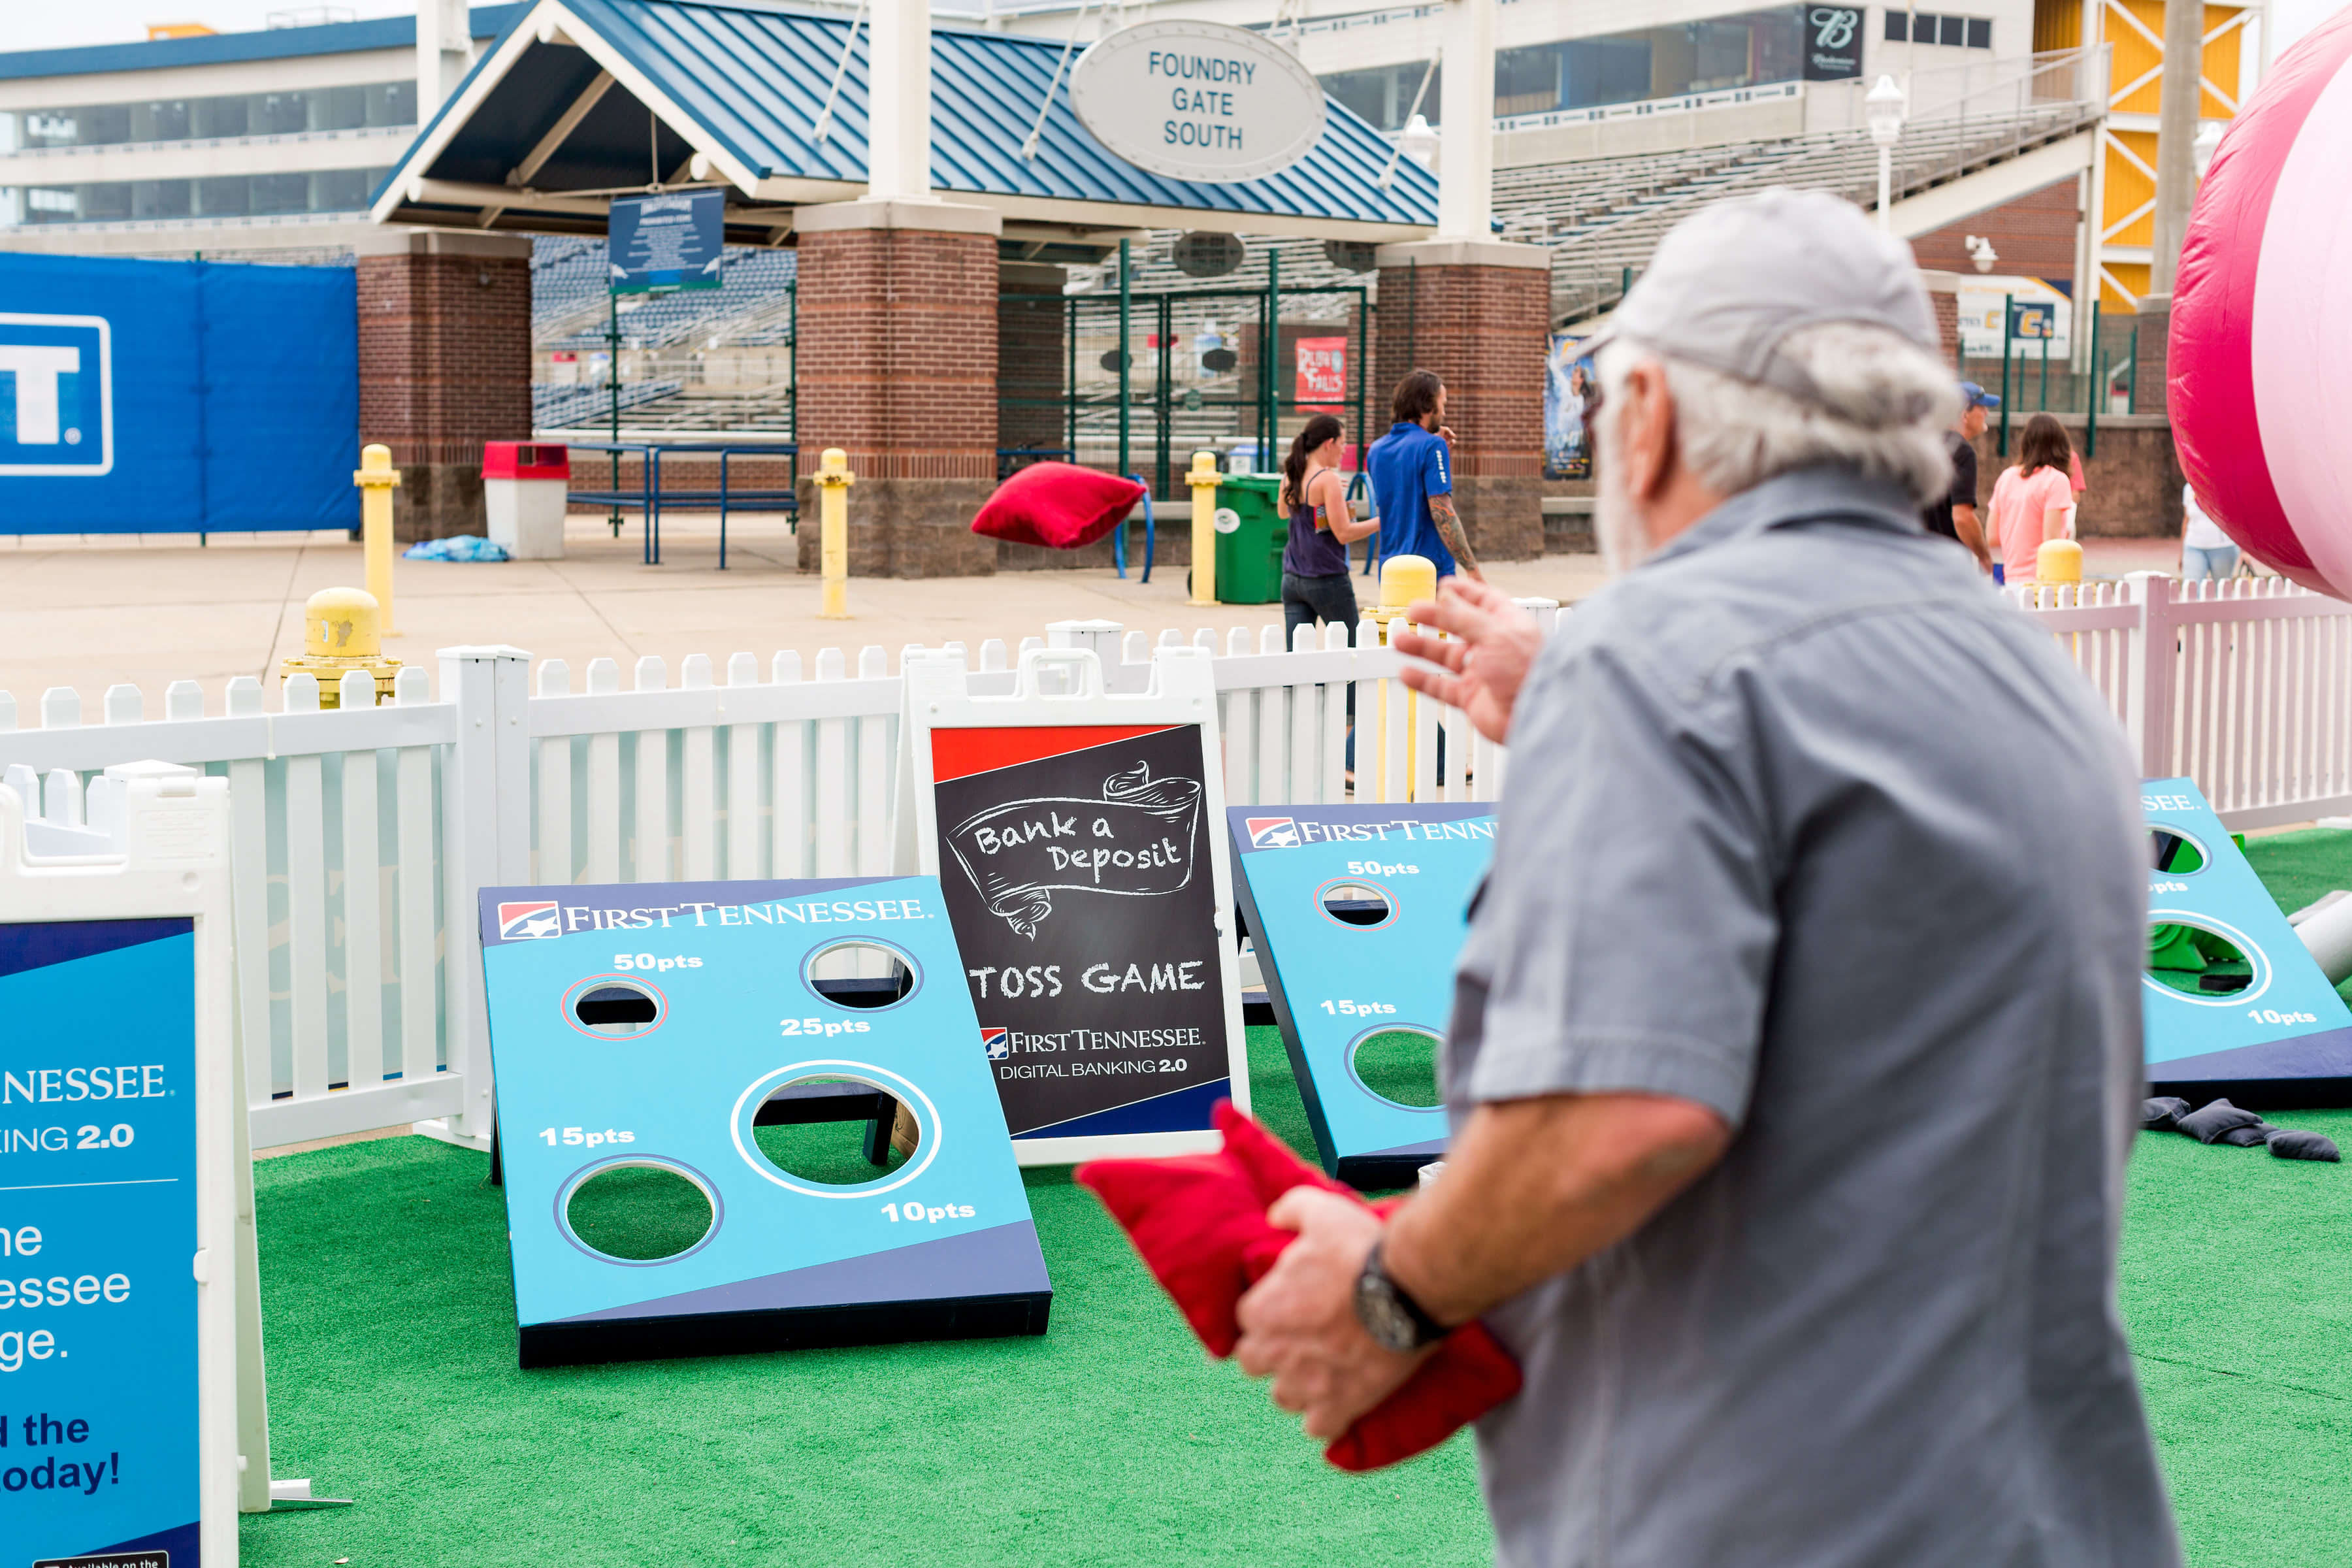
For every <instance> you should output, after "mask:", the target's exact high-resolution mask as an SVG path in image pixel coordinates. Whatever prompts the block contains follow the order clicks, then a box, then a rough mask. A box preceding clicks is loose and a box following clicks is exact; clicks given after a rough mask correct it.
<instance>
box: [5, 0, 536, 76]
mask: <svg viewBox="0 0 2352 1568" xmlns="http://www.w3.org/2000/svg"><path fill="white" fill-rule="evenodd" d="M529 10H530V0H514V3H512V4H509V5H477V6H475V7H474V8H473V10H472V11H471V13H470V26H471V30H472V32H473V35H474V37H478V38H495V37H499V35H500V34H502V33H504V32H505V31H506V30H507V28H509V26H513V25H514V23H515V22H516V21H517V20H518V19H519V18H520V17H521V16H522V15H523V14H524V13H525V12H527V11H529ZM415 47H416V18H415V17H414V16H384V17H380V18H378V19H377V20H375V21H372V22H330V23H326V24H324V25H323V26H316V27H272V28H268V29H267V30H266V31H263V32H258V33H209V34H205V35H204V36H201V37H194V38H154V39H151V40H148V41H145V42H142V43H135V44H92V45H87V46H84V47H80V48H71V49H26V50H22V51H19V52H18V53H16V54H9V55H0V81H21V80H24V79H28V78H35V77H51V76H89V75H91V74H93V73H96V72H99V71H141V70H165V69H168V68H172V67H173V66H210V65H223V64H229V63H233V62H236V61H239V60H283V59H294V58H299V57H301V56H304V55H348V54H356V53H358V52H360V51H361V50H362V49H413V48H415Z"/></svg>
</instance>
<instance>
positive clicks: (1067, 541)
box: [971, 463, 1143, 550]
mask: <svg viewBox="0 0 2352 1568" xmlns="http://www.w3.org/2000/svg"><path fill="white" fill-rule="evenodd" d="M1142 499H1143V487H1142V486H1141V485H1139V484H1137V483H1136V482H1135V481H1134V480H1132V479H1119V478H1118V477H1117V476H1116V475H1112V474H1103V473H1097V472H1096V471H1095V470H1094V469H1092V468H1079V467H1077V466H1076V464H1072V463H1032V464H1030V465H1029V466H1028V467H1027V468H1023V469H1021V470H1020V471H1019V472H1018V473H1016V474H1014V475H1013V477H1012V478H1011V479H1007V480H1005V481H1004V482H1003V484H1001V485H999V486H997V487H996V493H995V494H994V495H992V496H991V497H989V498H988V504H987V505H986V506H983V507H982V508H981V509H980V515H979V516H978V517H976V518H973V519H972V520H971V531H973V532H974V533H984V534H986V535H987V536H988V537H989V538H991V539H1006V540H1011V541H1012V542H1013V543H1015V544H1043V545H1045V546H1047V547H1048V548H1050V549H1054V550H1077V549H1080V548H1082V547H1084V546H1086V545H1088V544H1092V543H1093V542H1095V541H1096V540H1097V539H1100V538H1101V537H1102V536H1103V535H1104V534H1106V533H1108V532H1109V531H1111V530H1112V529H1114V528H1117V527H1118V525H1119V523H1120V522H1121V521H1125V519H1126V517H1127V514H1128V513H1129V512H1130V511H1133V510H1135V503H1136V502H1137V501H1139V500H1142Z"/></svg>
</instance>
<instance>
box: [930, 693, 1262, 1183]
mask: <svg viewBox="0 0 2352 1568" xmlns="http://www.w3.org/2000/svg"><path fill="white" fill-rule="evenodd" d="M906 670H907V718H906V722H905V723H904V724H903V725H902V726H901V727H900V729H901V734H902V741H901V743H900V750H899V787H900V790H901V792H902V794H901V797H900V800H899V809H898V823H899V840H898V858H899V869H900V870H902V871H906V872H919V873H923V874H927V875H932V876H936V877H938V878H939V879H940V890H941V893H942V895H943V896H944V898H945V900H946V902H947V909H948V916H949V919H950V922H951V923H952V925H953V927H954V930H955V935H956V942H957V945H958V947H959V948H960V949H961V952H962V955H963V965H964V976H965V979H966V981H967V982H968V983H969V984H970V986H971V997H972V1005H973V1006H974V1007H975V1008H976V1009H977V1010H978V1013H979V1017H980V1038H979V1039H978V1040H976V1041H974V1042H973V1048H974V1049H977V1050H980V1051H982V1052H983V1053H984V1054H985V1057H986V1059H987V1060H988V1064H989V1068H990V1072H991V1075H992V1077H993V1078H994V1079H995V1080H996V1088H997V1093H998V1095H999V1097H1000V1098H1001V1099H1002V1100H1003V1106H1004V1120H1005V1125H1006V1127H1007V1129H1008V1130H1009V1131H1011V1133H1012V1135H1013V1150H1014V1152H1015V1153H1016V1155H1017V1156H1018V1157H1019V1159H1020V1162H1021V1163H1023V1164H1024V1165H1055V1164H1063V1163H1068V1162H1070V1161H1074V1160H1087V1159H1095V1158H1097V1157H1100V1156H1103V1155H1107V1154H1182V1153H1200V1152H1207V1151H1210V1150H1213V1149H1215V1148H1217V1147H1218V1146H1219V1142H1220V1140H1219V1137H1218V1135H1217V1133H1216V1132H1215V1131H1213V1128H1212V1125H1211V1121H1210V1112H1211V1110H1213V1108H1214V1107H1215V1105H1216V1103H1217V1101H1219V1100H1232V1101H1233V1102H1234V1104H1235V1105H1237V1106H1239V1107H1241V1108H1242V1109H1243V1110H1247V1109H1248V1108H1249V1064H1248V1058H1247V1056H1246V1054H1245V1051H1244V1044H1243V1035H1242V1005H1241V987H1240V977H1239V973H1238V970H1237V966H1236V963H1235V959H1234V931H1233V912H1232V911H1233V907H1234V894H1233V871H1232V866H1231V855H1230V851H1229V850H1228V848H1227V846H1226V843H1225V835H1224V832H1223V822H1224V790H1223V769H1222V767H1221V766H1220V765H1219V760H1218V746H1217V731H1216V725H1217V705H1216V689H1215V684H1214V681H1213V678H1212V675H1211V673H1210V664H1209V656H1208V653H1207V651H1206V650H1205V649H1197V648H1184V647H1179V648H1160V649H1158V650H1156V651H1155V653H1154V655H1153V658H1152V672H1151V683H1150V688H1149V689H1147V690H1145V691H1142V692H1139V693H1136V694H1133V695H1116V696H1114V695H1111V694H1108V693H1107V692H1106V691H1105V690H1104V687H1103V671H1102V666H1101V664H1100V662H1099V661H1098V660H1097V658H1096V657H1095V655H1094V653H1093V652H1092V651H1091V650H1089V649H1085V648H1033V649H1031V650H1029V651H1027V652H1025V653H1024V654H1023V655H1022V657H1021V663H1020V668H1019V669H1018V670H1017V671H1016V672H1015V674H1014V678H1013V690H1012V692H1011V693H1010V694H1008V695H1003V696H975V695H973V694H972V692H971V682H970V679H969V676H968V672H967V671H966V669H965V667H964V663H963V660H962V658H961V655H960V654H955V653H937V652H935V653H928V654H922V653H910V654H909V655H908V658H907V664H906ZM998 679H1000V680H1001V679H1002V678H1001V677H999V678H998Z"/></svg>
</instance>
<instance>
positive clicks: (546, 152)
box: [507, 70, 613, 185]
mask: <svg viewBox="0 0 2352 1568" xmlns="http://www.w3.org/2000/svg"><path fill="white" fill-rule="evenodd" d="M612 86H613V73H612V72H611V71H608V70H600V71H598V72H597V73H596V79H595V80H593V81H592V82H590V83H589V84H588V85H587V86H586V87H584V88H583V89H580V96H579V97H577V98H575V99H573V100H572V104H571V107H570V108H568V109H566V110H564V111H563V112H562V114H561V115H558V116H557V117H556V121H555V123H554V124H553V125H552V126H551V127H549V128H548V132H547V134H546V135H544V136H542V137H541V138H540V139H539V144H538V145H537V146H535V147H533V148H532V149H531V150H530V152H529V153H525V154H523V160H522V162H521V163H517V164H516V165H515V166H514V167H513V168H512V169H511V170H509V171H508V174H507V184H509V185H527V184H530V182H531V181H532V180H533V179H534V178H535V177H537V175H538V174H539V172H540V170H541V169H542V168H544V167H546V165H547V161H548V160H549V159H550V158H552V157H554V156H555V153H556V149H558V148H559V147H562V145H563V143H564V142H565V141H566V140H568V139H569V138H570V137H571V135H572V132H574V131H577V130H579V129H580V122H581V121H583V120H585V119H587V118H588V111H589V110H592V109H593V108H595V107H596V105H597V104H599V103H601V102H603V101H604V94H605V93H606V92H607V91H608V90H610V89H611V88H612Z"/></svg>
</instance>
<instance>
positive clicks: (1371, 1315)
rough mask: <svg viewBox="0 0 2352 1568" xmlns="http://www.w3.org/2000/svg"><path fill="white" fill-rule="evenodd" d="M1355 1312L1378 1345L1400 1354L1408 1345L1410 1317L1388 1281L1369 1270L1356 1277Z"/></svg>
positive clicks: (1409, 1341) (1408, 1347)
mask: <svg viewBox="0 0 2352 1568" xmlns="http://www.w3.org/2000/svg"><path fill="white" fill-rule="evenodd" d="M1356 1316H1357V1318H1358V1320H1360V1321H1361V1322H1362V1323H1363V1325H1364V1331H1365V1332H1366V1333H1368V1334H1370V1335H1371V1336H1372V1342H1374V1343H1375V1344H1378V1345H1380V1346H1381V1348H1382V1349H1384V1350H1391V1351H1395V1352H1399V1353H1400V1354H1402V1352H1406V1351H1409V1350H1411V1349H1412V1342H1413V1337H1414V1336H1413V1324H1412V1318H1411V1316H1409V1315H1408V1314H1407V1313H1406V1311H1405V1310H1404V1309H1403V1308H1402V1306H1400V1305H1399V1304H1398V1302H1397V1299H1396V1297H1395V1296H1394V1295H1393V1294H1392V1293H1391V1291H1390V1289H1389V1288H1388V1281H1387V1280H1386V1279H1381V1277H1380V1276H1378V1275H1376V1274H1373V1273H1371V1272H1370V1270H1367V1271H1366V1272H1365V1273H1363V1274H1362V1275H1360V1276H1359V1277H1358V1279H1357V1280H1356Z"/></svg>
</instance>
